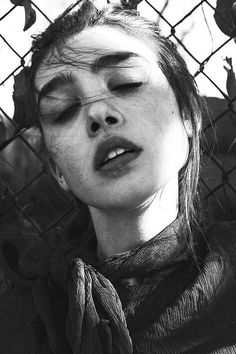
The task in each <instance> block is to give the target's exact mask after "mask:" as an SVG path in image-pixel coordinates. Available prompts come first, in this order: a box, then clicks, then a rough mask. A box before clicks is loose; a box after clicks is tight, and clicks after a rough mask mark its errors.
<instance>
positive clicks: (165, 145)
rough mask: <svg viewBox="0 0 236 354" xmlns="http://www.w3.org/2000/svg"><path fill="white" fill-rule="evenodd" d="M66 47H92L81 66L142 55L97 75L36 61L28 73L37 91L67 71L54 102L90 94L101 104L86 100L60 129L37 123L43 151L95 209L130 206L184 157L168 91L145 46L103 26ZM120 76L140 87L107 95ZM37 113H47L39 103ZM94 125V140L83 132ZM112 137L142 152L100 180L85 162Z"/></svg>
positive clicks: (163, 179)
mask: <svg viewBox="0 0 236 354" xmlns="http://www.w3.org/2000/svg"><path fill="white" fill-rule="evenodd" d="M70 45H72V46H73V47H74V48H75V49H76V48H83V49H96V50H95V51H94V52H93V53H92V52H91V53H88V54H84V56H83V60H86V61H87V62H91V61H92V60H93V59H94V57H96V55H99V54H96V52H97V53H98V50H99V52H107V51H108V52H109V51H111V52H114V51H125V50H128V51H132V52H135V53H138V54H140V55H142V56H143V57H144V59H136V58H135V59H134V58H132V59H131V61H130V62H129V63H130V64H129V67H128V68H125V69H124V68H123V69H119V68H118V69H117V68H116V69H114V68H106V69H105V70H103V71H101V72H99V73H98V74H96V73H92V72H91V71H89V70H88V69H87V70H84V69H82V68H79V67H78V68H76V67H74V66H73V67H68V66H65V65H59V66H54V67H50V66H48V65H47V64H45V63H43V64H42V65H41V67H40V68H39V71H38V73H37V75H36V87H37V88H38V89H40V88H41V87H42V86H43V85H44V84H45V83H46V82H47V81H48V80H49V79H50V78H52V77H53V76H54V75H56V74H57V73H58V72H60V71H66V70H68V69H70V70H71V71H73V73H74V75H75V76H76V78H77V80H76V82H75V83H73V85H72V86H68V87H63V89H62V90H58V91H57V93H56V94H57V98H58V99H60V100H61V102H64V101H63V100H65V98H66V99H67V100H68V99H70V97H72V96H73V97H80V98H81V97H82V99H85V100H86V99H87V98H88V97H91V96H95V95H96V96H97V97H102V98H103V99H102V100H101V99H100V100H93V101H91V102H89V100H88V102H87V104H85V105H84V106H82V107H81V109H80V110H79V111H78V112H76V113H75V114H74V115H73V117H72V118H70V119H69V120H67V121H66V122H64V123H62V124H61V123H60V124H57V123H54V122H53V120H52V119H50V118H49V119H43V118H42V128H43V133H44V138H45V142H46V145H47V148H48V151H49V153H50V154H51V156H52V158H53V159H54V161H55V163H56V165H57V166H58V168H59V169H60V171H61V173H62V175H63V176H64V178H65V180H66V182H67V184H68V186H69V188H70V189H71V191H72V192H73V193H74V194H75V195H76V196H77V197H78V198H79V199H81V200H82V201H83V202H85V203H86V204H87V205H89V206H93V207H96V208H101V209H106V208H107V209H112V208H121V209H125V208H135V207H136V206H137V205H139V204H140V203H144V202H145V200H147V199H148V198H150V197H151V196H152V195H154V194H155V193H157V192H158V191H160V189H161V188H163V186H165V185H166V184H167V183H168V182H169V181H170V179H172V178H173V177H174V176H176V175H177V174H178V172H179V170H180V168H181V167H182V166H183V165H184V163H185V161H186V158H187V154H188V138H187V134H186V131H185V128H184V124H183V122H182V118H181V116H180V113H179V109H178V106H177V103H176V100H175V97H174V94H173V91H172V89H171V87H170V85H169V84H168V82H167V80H166V78H165V76H164V74H163V73H162V71H161V70H160V68H159V67H158V65H157V62H156V56H155V54H154V53H153V51H152V49H151V47H149V46H148V45H147V44H146V42H144V41H142V40H139V39H137V38H135V37H131V36H129V35H127V34H125V33H124V32H121V31H119V30H117V29H114V28H108V27H106V26H103V27H99V28H98V27H95V28H93V29H88V30H85V31H83V32H82V33H80V34H77V35H75V36H74V37H73V39H71V40H70ZM122 75H123V76H128V77H131V78H134V79H135V80H136V79H137V78H138V80H140V79H142V81H143V82H144V83H143V85H142V86H141V87H140V88H138V89H137V90H134V91H133V92H132V91H131V92H128V93H124V94H122V95H120V94H117V93H116V92H115V91H114V92H112V93H111V92H109V85H110V84H111V83H113V81H114V80H116V77H117V76H118V78H119V77H120V76H122ZM123 76H122V77H123ZM58 102H59V100H58ZM58 104H59V103H58ZM58 107H60V104H59V106H58ZM40 108H41V111H42V112H43V113H45V111H47V110H48V106H47V105H46V104H45V102H44V101H43V102H42V104H41V106H40ZM107 116H112V117H115V118H116V124H113V125H106V124H104V119H105V118H106V117H107ZM94 121H96V122H97V123H99V126H100V128H99V130H98V131H97V132H96V134H91V123H92V122H94ZM114 135H115V136H122V137H125V138H127V139H129V140H131V141H132V142H133V143H135V144H136V145H138V146H140V147H141V148H142V150H143V151H142V153H141V154H140V156H139V157H138V158H137V159H136V160H134V161H133V162H132V164H131V166H130V168H127V173H125V174H123V175H122V176H121V177H119V178H106V177H104V176H101V175H100V174H99V173H98V172H97V171H95V170H94V168H93V158H94V155H95V152H96V149H97V146H98V143H100V142H101V141H103V140H104V139H106V138H107V137H109V136H114Z"/></svg>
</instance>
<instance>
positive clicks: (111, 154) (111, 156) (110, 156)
mask: <svg viewBox="0 0 236 354" xmlns="http://www.w3.org/2000/svg"><path fill="white" fill-rule="evenodd" d="M125 151H127V150H125V149H121V148H117V149H114V150H113V151H111V152H109V154H108V155H107V157H106V158H105V160H104V162H106V161H108V160H111V159H114V157H116V156H118V155H121V154H123V153H124V152H125Z"/></svg>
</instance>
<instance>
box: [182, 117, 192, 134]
mask: <svg viewBox="0 0 236 354" xmlns="http://www.w3.org/2000/svg"><path fill="white" fill-rule="evenodd" d="M184 128H185V131H186V133H187V136H188V137H189V138H191V137H192V136H193V127H192V123H191V121H190V119H184Z"/></svg>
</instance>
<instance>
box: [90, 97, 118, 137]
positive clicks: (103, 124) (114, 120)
mask: <svg viewBox="0 0 236 354" xmlns="http://www.w3.org/2000/svg"><path fill="white" fill-rule="evenodd" d="M122 121H123V118H122V116H121V114H120V113H119V112H117V110H116V109H115V108H113V107H111V106H110V105H108V103H107V102H106V100H100V101H97V102H93V103H90V104H89V106H88V107H87V121H86V125H87V132H88V135H89V136H95V135H97V134H98V133H99V132H100V131H101V130H108V129H110V128H112V127H113V126H118V125H120V124H122Z"/></svg>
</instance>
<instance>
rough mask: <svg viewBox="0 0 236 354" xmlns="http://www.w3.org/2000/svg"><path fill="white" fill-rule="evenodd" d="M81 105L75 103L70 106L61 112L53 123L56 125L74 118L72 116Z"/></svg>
mask: <svg viewBox="0 0 236 354" xmlns="http://www.w3.org/2000/svg"><path fill="white" fill-rule="evenodd" d="M80 107H81V103H80V102H77V103H75V104H73V105H72V106H70V107H68V108H66V109H65V110H64V111H63V112H61V113H60V114H59V115H58V116H57V117H56V118H55V119H54V121H55V122H56V123H62V122H65V121H67V120H69V119H70V118H72V117H73V116H74V114H75V113H76V112H77V111H78V110H79V109H80Z"/></svg>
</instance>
